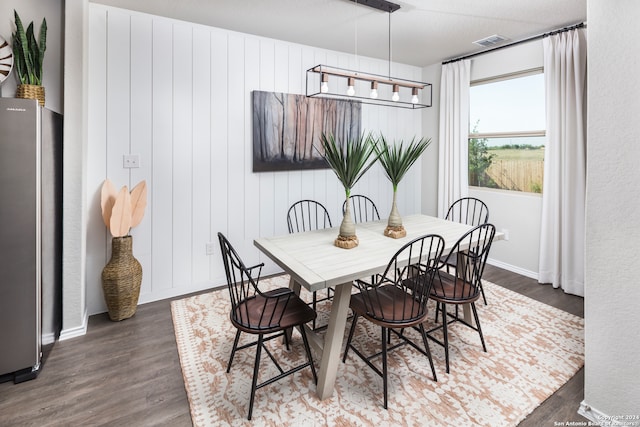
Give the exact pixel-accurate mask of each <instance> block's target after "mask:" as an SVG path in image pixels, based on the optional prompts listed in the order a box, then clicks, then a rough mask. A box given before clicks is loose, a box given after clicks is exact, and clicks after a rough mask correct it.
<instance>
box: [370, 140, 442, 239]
mask: <svg viewBox="0 0 640 427" xmlns="http://www.w3.org/2000/svg"><path fill="white" fill-rule="evenodd" d="M430 143H431V138H429V139H427V138H420V140H416V138H413V139H412V140H411V142H410V143H409V145H404V142H403V141H399V142H398V143H395V144H389V143H387V140H386V139H385V138H384V136H382V135H380V139H379V143H378V144H376V145H374V147H375V150H376V152H377V154H378V156H379V157H380V163H381V164H382V167H383V168H384V171H385V173H386V175H387V178H389V181H391V184H393V204H392V206H391V213H390V214H389V219H388V221H387V228H385V230H384V235H385V236H388V237H393V238H394V239H398V238H400V237H404V236H406V235H407V231H406V230H405V229H404V226H403V225H402V217H401V216H400V212H398V206H397V204H396V194H397V191H398V184H400V181H401V180H402V178H403V177H404V176H405V175H406V173H407V172H408V171H409V169H410V168H411V166H412V165H413V164H414V163H415V161H416V160H418V158H419V157H420V155H422V153H423V152H424V150H425V149H426V148H427V147H428V146H429V144H430Z"/></svg>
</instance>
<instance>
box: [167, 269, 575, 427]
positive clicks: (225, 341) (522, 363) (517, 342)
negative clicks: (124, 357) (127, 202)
mask: <svg viewBox="0 0 640 427" xmlns="http://www.w3.org/2000/svg"><path fill="white" fill-rule="evenodd" d="M288 281H289V277H288V276H286V275H282V276H277V277H273V278H269V279H264V280H262V281H261V282H260V284H261V287H262V286H264V287H265V288H266V289H268V288H270V287H275V286H285V287H286V286H287V285H288ZM484 290H485V293H486V296H487V300H488V301H489V305H487V306H485V305H484V304H482V303H478V304H477V307H478V312H479V316H480V321H481V323H482V328H483V332H484V336H485V340H486V344H487V350H488V352H487V353H484V352H483V351H482V346H481V344H480V339H479V337H478V334H477V332H475V331H473V330H471V329H470V328H467V327H465V326H464V325H461V324H453V325H451V327H450V328H449V354H450V366H451V369H450V370H451V373H450V374H447V373H445V364H444V349H443V348H442V347H441V346H439V345H437V344H435V343H434V342H431V341H430V348H431V352H432V354H433V359H434V364H435V367H436V371H437V375H438V382H434V381H433V380H432V378H431V371H430V368H429V363H428V360H427V359H426V357H424V356H423V355H421V354H420V353H418V352H417V351H415V350H414V349H412V348H411V347H409V346H403V347H400V348H398V349H396V350H394V351H393V352H391V353H390V356H389V362H388V363H389V405H388V410H385V409H384V408H383V407H382V379H381V378H380V377H378V376H377V375H376V374H375V373H373V371H372V370H371V369H370V368H369V367H368V366H366V365H365V364H364V362H362V360H360V359H359V358H358V357H357V356H355V355H353V354H352V353H351V354H350V355H349V357H348V358H347V361H346V363H340V367H339V370H338V375H337V380H336V384H335V390H334V393H333V395H332V396H331V397H330V398H328V399H325V400H319V399H318V398H317V396H316V393H315V390H316V388H315V384H313V380H312V376H311V372H310V370H309V369H305V370H302V371H300V372H298V373H296V374H294V375H292V376H289V377H287V378H285V379H283V380H281V381H278V382H276V383H274V384H271V385H269V386H267V387H264V388H262V389H260V390H258V391H257V392H256V401H255V404H254V409H253V417H252V421H247V419H246V417H247V411H248V404H249V392H250V389H251V377H252V372H253V371H252V370H253V362H254V357H255V347H252V348H250V349H247V350H242V351H240V352H238V353H236V357H235V360H234V362H233V366H232V369H231V372H230V373H228V374H227V373H226V366H227V360H228V358H229V355H230V353H231V347H232V344H233V338H234V335H235V332H236V330H235V328H234V327H233V326H232V325H231V323H230V321H229V306H230V305H229V295H228V293H227V291H226V289H224V290H220V291H214V292H210V293H205V294H200V295H197V296H192V297H188V298H184V299H181V300H177V301H174V302H172V304H171V311H172V315H173V323H174V328H175V334H176V341H177V344H178V352H179V354H180V364H181V366H182V373H183V377H184V382H185V388H186V390H187V394H188V398H189V405H190V410H191V417H192V420H193V424H194V426H196V427H201V426H225V425H231V426H234V425H249V424H252V425H259V426H262V425H268V426H296V427H297V426H387V425H394V426H492V427H498V426H514V425H517V424H518V423H519V422H520V421H522V420H523V419H524V418H525V417H526V416H527V415H528V414H529V413H531V412H532V411H533V410H534V409H535V408H536V407H537V406H538V405H540V403H542V402H543V401H544V400H545V399H546V398H547V397H549V396H550V395H551V394H553V393H554V392H555V391H556V390H557V389H558V388H559V387H561V386H562V385H563V384H564V383H565V382H567V381H568V380H569V379H570V378H571V377H572V376H573V375H574V374H575V373H576V372H577V371H578V370H579V369H580V368H581V367H582V366H583V364H584V334H583V327H584V322H583V319H581V318H579V317H577V316H574V315H571V314H569V313H566V312H564V311H561V310H558V309H555V308H553V307H550V306H548V305H545V304H542V303H540V302H537V301H535V300H532V299H530V298H528V297H525V296H522V295H520V294H517V293H515V292H512V291H509V290H508V289H505V288H503V287H500V286H497V285H495V284H492V283H489V282H484ZM301 296H302V297H303V298H305V297H308V294H307V295H304V294H303V295H301ZM327 304H328V303H327ZM326 309H328V308H327V307H325V310H324V311H323V309H322V308H320V309H319V310H318V311H320V312H322V313H324V312H325V311H326ZM320 317H323V316H320ZM320 317H319V319H320ZM323 320H325V321H326V318H325V319H320V322H322V321H323ZM349 326H350V321H348V322H347V328H348V327H349ZM413 332H414V331H409V332H408V333H413ZM245 335H246V334H243V336H244V338H245V339H247V340H248V339H249V338H252V337H247V336H245ZM379 335H380V330H379V328H378V327H374V326H372V325H371V324H370V323H369V322H366V321H359V322H358V327H357V328H356V333H355V336H354V341H355V342H356V345H358V346H359V348H362V349H364V350H365V351H369V352H370V351H371V350H375V351H378V350H377V349H378V347H377V346H379ZM415 338H416V339H417V342H421V341H420V339H419V338H418V335H416V336H415ZM270 345H271V350H272V351H273V352H274V353H275V355H276V358H277V359H278V360H279V361H282V362H283V365H285V366H287V364H291V363H298V362H299V361H300V360H303V358H304V349H303V346H302V339H301V336H300V335H299V332H298V331H296V332H295V333H294V335H293V343H292V348H291V350H290V351H286V350H285V349H284V346H283V345H282V344H281V342H280V340H273V341H271V342H270ZM343 345H344V344H343ZM263 356H264V359H263V360H262V361H261V367H260V369H261V372H260V375H261V376H260V378H266V376H267V375H268V376H273V374H274V372H277V371H276V368H275V367H274V365H273V363H271V361H270V360H269V359H268V357H267V356H266V355H264V352H263ZM314 358H315V360H316V366H317V362H318V361H319V358H318V355H314Z"/></svg>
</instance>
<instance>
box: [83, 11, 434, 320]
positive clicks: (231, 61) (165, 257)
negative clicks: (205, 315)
mask: <svg viewBox="0 0 640 427" xmlns="http://www.w3.org/2000/svg"><path fill="white" fill-rule="evenodd" d="M89 28H90V41H89V52H90V54H89V147H88V169H87V170H88V177H87V203H88V223H89V225H88V241H87V301H88V307H89V313H90V314H92V313H97V312H101V311H104V310H105V305H104V302H103V298H102V290H101V285H100V272H101V270H102V268H103V267H104V265H105V264H106V262H107V261H108V258H109V256H110V241H111V239H110V236H109V235H108V233H107V232H106V228H105V226H104V224H103V223H102V220H101V215H100V203H99V190H100V186H101V184H102V181H103V180H104V179H105V178H106V177H109V178H110V179H111V180H112V181H113V182H114V184H115V185H116V186H117V187H120V186H122V185H129V188H131V186H132V185H135V184H137V183H138V182H139V181H141V180H143V179H145V180H146V181H147V185H148V186H149V200H148V206H147V211H146V215H145V218H144V219H143V221H142V224H140V226H138V227H137V228H135V229H133V230H132V232H131V234H132V235H133V238H134V243H133V248H134V255H135V256H136V257H137V258H138V259H139V260H140V262H141V263H142V266H143V286H142V292H141V297H140V301H141V302H148V301H153V300H158V299H161V298H166V297H171V296H175V295H182V294H186V293H190V292H193V291H197V290H201V289H207V288H210V287H212V286H219V285H221V284H223V283H225V282H224V280H225V279H224V271H223V267H222V263H221V261H220V251H219V247H218V243H217V237H216V233H217V232H218V231H221V232H223V233H225V234H226V235H227V237H229V239H230V240H231V242H232V243H233V244H234V246H235V247H236V249H237V250H238V251H239V253H240V254H241V256H242V257H243V258H244V259H245V262H246V263H247V264H255V263H257V262H261V261H265V262H266V264H267V265H266V267H265V269H264V270H263V274H269V273H275V272H278V271H280V270H279V268H278V267H276V266H275V265H274V264H273V263H271V262H270V261H269V260H268V259H267V258H266V257H264V256H262V255H261V254H260V252H259V251H258V250H257V249H256V248H255V247H254V246H253V239H255V238H258V237H261V236H272V235H277V234H283V233H286V232H287V227H286V213H287V210H288V207H289V206H290V205H291V204H292V203H293V202H294V201H296V200H299V199H303V198H310V199H316V200H318V201H320V202H322V203H324V204H325V205H326V206H327V208H328V209H329V212H330V214H331V218H332V220H333V222H334V225H339V223H340V221H341V218H342V216H341V208H342V202H343V201H344V191H343V189H342V188H341V186H340V185H339V183H338V180H337V179H336V178H335V175H334V174H333V172H332V171H331V170H318V171H295V172H275V173H274V172H268V173H253V172H252V139H251V138H252V123H251V91H253V90H263V91H276V92H286V93H296V94H303V93H304V92H305V71H306V70H307V69H308V68H310V67H312V66H314V65H317V64H319V63H322V64H327V65H334V66H338V67H342V68H350V69H364V70H367V71H371V72H374V73H379V74H383V73H384V72H385V70H386V69H387V66H388V64H387V63H386V62H385V61H380V60H374V59H366V58H359V62H358V63H355V61H354V57H353V55H349V54H344V53H338V52H331V51H326V50H321V49H317V48H312V47H307V46H302V45H296V44H293V43H288V42H281V41H278V40H273V39H266V38H261V37H257V36H252V35H247V34H241V33H236V32H231V31H227V30H221V29H217V28H212V27H206V26H202V25H198V24H192V23H187V22H183V21H177V20H173V19H169V18H164V17H158V16H153V15H147V14H142V13H138V12H132V11H128V10H124V9H118V8H112V7H108V6H102V5H97V4H91V6H90V22H89ZM394 70H395V74H397V75H398V77H404V78H408V79H412V80H420V78H421V70H420V69H419V68H417V67H411V66H404V65H401V64H395V65H394ZM362 120H363V122H362V124H363V129H365V130H366V131H373V132H380V131H381V132H383V133H384V135H385V136H386V137H387V138H389V139H392V140H393V139H411V138H412V137H413V136H414V135H421V131H422V127H421V112H420V110H415V111H414V110H406V109H400V108H389V107H379V106H371V105H363V114H362ZM124 154H139V155H140V163H141V167H140V168H137V169H125V168H123V159H122V156H123V155H124ZM420 176H421V165H420V162H418V163H417V164H416V165H415V166H414V168H413V169H412V170H411V171H410V173H409V174H408V176H407V177H406V178H405V179H404V180H403V181H402V183H401V184H400V186H399V190H398V192H399V194H398V197H399V200H398V202H399V209H400V213H401V214H403V215H408V214H411V213H417V212H420V207H421V200H420V194H421V190H420V185H421V183H420ZM353 193H364V194H367V195H369V196H370V197H372V198H373V199H374V200H375V202H376V203H377V204H378V206H379V209H380V212H381V215H382V216H384V217H386V216H387V214H388V212H389V211H390V208H391V198H392V188H391V184H390V183H389V181H388V180H387V179H386V177H385V176H384V174H383V171H382V169H381V168H380V167H379V166H375V167H374V168H372V169H371V170H370V171H369V172H368V173H367V174H366V175H365V177H364V178H363V179H362V181H361V182H360V183H358V185H357V186H356V188H355V189H354V191H353ZM208 242H213V243H214V248H215V251H214V253H213V254H211V255H207V254H206V252H205V248H206V245H207V243H208Z"/></svg>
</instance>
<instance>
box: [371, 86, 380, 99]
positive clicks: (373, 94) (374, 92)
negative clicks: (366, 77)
mask: <svg viewBox="0 0 640 427" xmlns="http://www.w3.org/2000/svg"><path fill="white" fill-rule="evenodd" d="M369 97H370V98H371V99H376V98H377V97H378V82H371V93H370V94H369Z"/></svg>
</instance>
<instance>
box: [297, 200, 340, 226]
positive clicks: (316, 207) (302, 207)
mask: <svg viewBox="0 0 640 427" xmlns="http://www.w3.org/2000/svg"><path fill="white" fill-rule="evenodd" d="M287 227H288V228H289V233H299V232H302V231H309V230H321V229H323V228H331V227H333V226H332V225H331V217H330V216H329V212H328V211H327V208H325V207H324V205H323V204H322V203H320V202H316V201H315V200H308V199H305V200H299V201H297V202H295V203H294V204H292V205H291V207H290V208H289V210H288V211H287Z"/></svg>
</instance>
